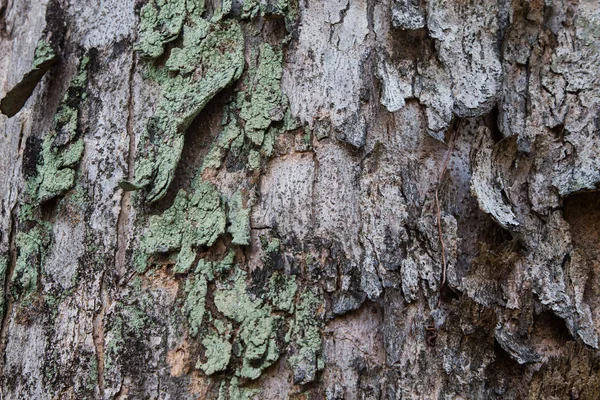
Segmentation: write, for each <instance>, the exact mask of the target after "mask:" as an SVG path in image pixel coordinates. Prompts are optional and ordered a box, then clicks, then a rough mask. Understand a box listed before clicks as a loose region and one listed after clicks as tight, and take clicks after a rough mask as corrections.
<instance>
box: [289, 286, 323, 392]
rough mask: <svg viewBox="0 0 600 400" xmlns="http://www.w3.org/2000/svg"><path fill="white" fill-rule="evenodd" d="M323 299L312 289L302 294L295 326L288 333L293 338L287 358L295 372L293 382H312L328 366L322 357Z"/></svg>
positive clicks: (290, 339)
mask: <svg viewBox="0 0 600 400" xmlns="http://www.w3.org/2000/svg"><path fill="white" fill-rule="evenodd" d="M321 308H322V302H321V300H320V299H319V297H318V296H317V295H316V294H314V293H313V291H312V290H310V289H307V290H305V291H304V293H302V295H301V296H300V302H299V304H298V306H297V308H296V313H295V315H294V321H293V323H292V327H291V329H290V331H289V332H288V335H287V338H286V339H287V341H288V342H291V345H290V353H291V356H290V357H289V359H288V361H289V362H290V364H291V365H292V369H293V372H294V383H296V384H304V383H308V382H312V381H313V380H314V379H315V378H316V375H317V373H318V371H320V370H322V369H323V368H324V366H325V364H324V361H323V357H322V345H323V339H322V337H321V328H322V311H321Z"/></svg>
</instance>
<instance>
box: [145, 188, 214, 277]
mask: <svg viewBox="0 0 600 400" xmlns="http://www.w3.org/2000/svg"><path fill="white" fill-rule="evenodd" d="M192 186H193V192H192V193H191V194H188V193H187V192H186V191H184V190H180V191H179V193H177V196H176V197H175V201H174V202H173V205H172V206H171V207H170V208H169V209H168V210H167V211H165V212H164V213H163V214H162V215H160V216H158V215H155V216H152V217H150V226H149V229H148V231H147V232H146V234H144V235H143V236H142V239H141V241H140V248H139V250H138V256H137V257H136V258H137V260H136V263H137V267H138V271H144V270H145V269H146V259H147V257H148V255H150V254H154V253H167V252H171V251H175V250H180V249H181V251H180V255H179V257H178V264H181V265H178V266H176V270H177V271H179V272H184V271H187V270H188V269H189V268H190V267H191V265H192V263H193V261H194V259H195V257H196V254H195V250H194V248H197V247H198V246H211V245H212V244H213V243H214V242H215V241H216V240H217V238H218V237H219V236H220V235H221V234H223V233H224V232H225V225H226V215H225V209H224V206H223V202H222V200H221V196H220V193H219V191H218V190H217V188H216V187H215V186H214V185H213V184H212V183H209V182H204V181H202V180H199V179H196V180H194V183H193V185H192Z"/></svg>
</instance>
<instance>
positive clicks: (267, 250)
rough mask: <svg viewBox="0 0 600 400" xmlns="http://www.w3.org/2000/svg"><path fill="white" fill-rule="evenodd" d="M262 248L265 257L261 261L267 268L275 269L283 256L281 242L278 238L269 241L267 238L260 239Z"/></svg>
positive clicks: (263, 236)
mask: <svg viewBox="0 0 600 400" xmlns="http://www.w3.org/2000/svg"><path fill="white" fill-rule="evenodd" d="M260 243H261V247H262V249H263V250H264V255H263V256H262V257H261V261H262V263H263V266H264V267H265V268H269V269H270V268H273V267H274V266H275V264H276V263H277V259H278V258H279V257H280V256H281V251H280V245H281V243H280V241H279V239H277V238H271V239H268V238H267V236H265V235H262V236H261V237H260Z"/></svg>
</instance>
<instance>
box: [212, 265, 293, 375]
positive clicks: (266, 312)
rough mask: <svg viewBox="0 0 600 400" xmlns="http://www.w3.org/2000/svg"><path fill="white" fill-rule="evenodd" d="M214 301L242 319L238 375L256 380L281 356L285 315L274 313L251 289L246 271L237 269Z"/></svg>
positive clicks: (237, 345) (237, 344)
mask: <svg viewBox="0 0 600 400" xmlns="http://www.w3.org/2000/svg"><path fill="white" fill-rule="evenodd" d="M214 304H215V306H216V307H217V310H218V311H219V312H221V313H222V314H223V315H225V316H226V317H228V318H230V319H232V320H234V321H236V322H238V323H239V324H240V328H239V331H238V334H237V337H236V340H235V348H236V349H237V351H236V355H237V356H239V357H240V358H241V359H242V365H241V367H238V368H237V369H236V375H237V376H239V377H241V378H248V379H256V378H258V377H259V376H260V374H261V372H262V370H264V369H265V368H267V367H268V366H270V365H272V364H273V363H274V362H275V361H277V359H278V358H279V348H278V346H277V332H278V330H279V329H280V326H281V317H278V316H273V315H271V307H270V306H267V305H265V304H263V301H262V299H260V298H256V299H253V298H251V296H250V295H249V293H248V292H247V285H246V272H245V271H243V270H237V271H236V273H235V276H234V278H233V283H232V284H230V285H228V286H226V287H225V288H222V289H220V290H218V291H216V292H215V294H214Z"/></svg>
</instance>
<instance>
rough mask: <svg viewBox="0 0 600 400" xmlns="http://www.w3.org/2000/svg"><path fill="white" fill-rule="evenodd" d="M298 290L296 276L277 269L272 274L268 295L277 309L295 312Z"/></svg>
mask: <svg viewBox="0 0 600 400" xmlns="http://www.w3.org/2000/svg"><path fill="white" fill-rule="evenodd" d="M297 290H298V284H297V283H296V277H295V276H290V275H282V274H280V273H279V272H277V271H275V273H273V275H271V280H270V281H269V294H268V297H269V300H270V301H271V304H273V307H274V308H275V309H276V310H280V311H286V312H288V313H289V312H293V311H294V298H295V297H296V291H297Z"/></svg>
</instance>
